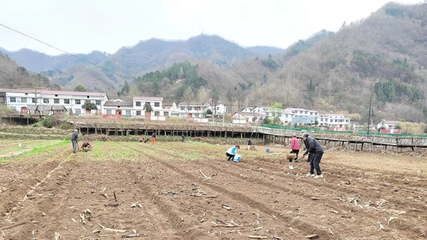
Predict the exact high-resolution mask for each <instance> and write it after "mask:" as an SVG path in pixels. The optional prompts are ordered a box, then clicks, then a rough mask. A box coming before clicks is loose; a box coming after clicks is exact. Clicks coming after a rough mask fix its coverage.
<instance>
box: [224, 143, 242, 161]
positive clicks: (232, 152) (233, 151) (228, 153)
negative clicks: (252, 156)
mask: <svg viewBox="0 0 427 240" xmlns="http://www.w3.org/2000/svg"><path fill="white" fill-rule="evenodd" d="M237 149H240V146H239V145H236V146H233V147H231V148H229V149H228V150H227V151H226V152H225V155H226V156H227V157H228V160H227V161H234V156H236V154H237Z"/></svg>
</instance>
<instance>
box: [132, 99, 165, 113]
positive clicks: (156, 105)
mask: <svg viewBox="0 0 427 240" xmlns="http://www.w3.org/2000/svg"><path fill="white" fill-rule="evenodd" d="M132 102H133V111H134V114H132V115H134V116H137V117H138V116H147V114H146V111H145V109H144V107H145V104H149V105H150V106H151V108H152V109H153V111H152V112H151V114H150V115H151V116H157V117H164V116H165V114H164V112H165V111H164V109H163V106H162V103H163V97H143V96H137V97H133V100H132Z"/></svg>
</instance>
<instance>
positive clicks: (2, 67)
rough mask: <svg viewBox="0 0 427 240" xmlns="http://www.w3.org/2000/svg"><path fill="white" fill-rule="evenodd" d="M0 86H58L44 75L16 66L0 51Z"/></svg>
mask: <svg viewBox="0 0 427 240" xmlns="http://www.w3.org/2000/svg"><path fill="white" fill-rule="evenodd" d="M0 87H1V88H59V86H57V85H52V84H51V83H50V81H49V79H47V78H46V77H45V76H42V75H40V74H32V73H30V72H28V71H27V69H25V68H24V67H21V66H18V65H17V64H16V62H15V61H13V60H12V59H10V58H9V57H8V56H7V55H4V54H2V53H0Z"/></svg>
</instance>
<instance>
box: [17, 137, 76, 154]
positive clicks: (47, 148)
mask: <svg viewBox="0 0 427 240" xmlns="http://www.w3.org/2000/svg"><path fill="white" fill-rule="evenodd" d="M52 142H53V143H51V144H45V145H42V146H36V147H34V148H33V149H31V150H30V151H27V152H25V153H23V154H21V155H19V157H22V158H25V157H32V156H37V155H40V154H45V153H53V152H54V151H57V150H58V147H64V146H65V145H71V143H70V141H66V140H63V141H52Z"/></svg>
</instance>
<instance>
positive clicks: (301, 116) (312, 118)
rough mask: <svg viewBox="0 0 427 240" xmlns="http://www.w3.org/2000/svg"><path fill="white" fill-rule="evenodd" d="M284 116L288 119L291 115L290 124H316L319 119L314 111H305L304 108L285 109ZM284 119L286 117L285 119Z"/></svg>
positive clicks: (317, 113)
mask: <svg viewBox="0 0 427 240" xmlns="http://www.w3.org/2000/svg"><path fill="white" fill-rule="evenodd" d="M284 112H285V116H286V114H288V117H289V116H290V115H292V120H291V121H290V123H292V124H302V125H305V124H316V121H318V118H319V112H318V111H316V110H307V109H304V108H286V109H285V111H284ZM285 118H286V117H285Z"/></svg>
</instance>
